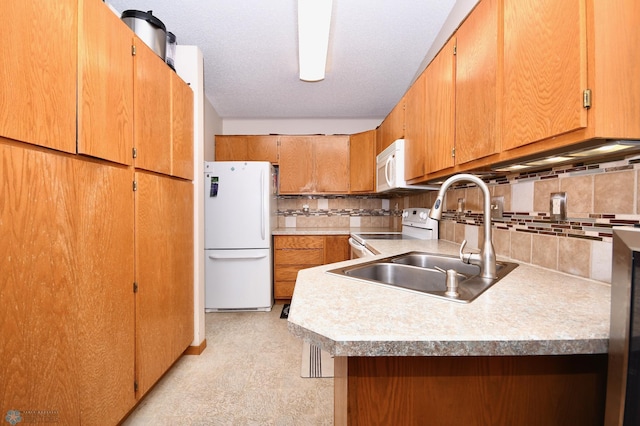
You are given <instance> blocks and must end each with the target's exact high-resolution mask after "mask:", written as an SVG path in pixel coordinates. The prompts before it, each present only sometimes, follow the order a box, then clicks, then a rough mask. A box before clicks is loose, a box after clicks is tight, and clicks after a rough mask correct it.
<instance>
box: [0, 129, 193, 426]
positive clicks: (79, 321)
mask: <svg viewBox="0 0 640 426" xmlns="http://www.w3.org/2000/svg"><path fill="white" fill-rule="evenodd" d="M134 178H136V179H137V184H138V190H137V191H136V192H135V193H134V191H133V187H132V183H133V181H134ZM134 194H135V195H134ZM0 224H1V225H0V241H2V244H0V271H1V273H0V306H2V309H0V378H2V379H1V380H0V413H3V415H4V414H6V413H7V412H8V411H9V410H18V411H21V412H22V413H23V414H22V419H23V420H22V421H23V422H25V423H56V424H64V425H112V424H118V423H119V422H120V421H121V420H122V419H123V418H124V417H125V416H126V415H127V413H128V412H129V411H130V410H131V409H132V408H133V407H134V406H135V404H136V402H137V400H139V398H140V397H141V396H142V395H144V393H145V392H146V391H147V390H148V389H149V388H150V387H151V386H152V385H153V384H154V383H155V382H156V381H157V380H158V378H159V377H160V376H162V374H164V373H165V372H166V371H167V369H168V368H169V367H170V366H171V365H172V364H173V363H174V362H175V361H176V360H177V359H178V358H179V357H180V355H181V354H182V353H183V351H184V350H185V349H186V348H187V347H188V346H189V344H190V343H191V341H192V340H193V185H192V183H191V182H190V181H184V180H180V179H175V178H171V177H167V176H160V175H156V174H153V173H140V172H139V173H135V171H134V169H133V168H132V167H129V166H122V165H115V164H114V163H108V162H105V161H102V160H95V159H90V158H87V157H81V156H77V155H70V154H65V153H61V152H55V151H52V150H48V149H43V148H40V147H36V146H34V145H29V144H25V143H18V142H13V141H9V140H6V139H2V138H0ZM134 282H135V283H137V285H138V292H137V293H135V292H134ZM136 382H138V392H137V393H136V391H135V383H136ZM31 411H37V412H38V414H33V413H30V412H31ZM43 412H47V414H46V416H47V417H46V418H44V417H42V413H43ZM45 420H46V421H45Z"/></svg>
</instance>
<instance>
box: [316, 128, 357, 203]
mask: <svg viewBox="0 0 640 426" xmlns="http://www.w3.org/2000/svg"><path fill="white" fill-rule="evenodd" d="M314 147H315V161H314V172H315V186H316V188H315V192H319V193H338V194H347V193H348V192H349V136H347V135H344V136H316V137H315V138H314Z"/></svg>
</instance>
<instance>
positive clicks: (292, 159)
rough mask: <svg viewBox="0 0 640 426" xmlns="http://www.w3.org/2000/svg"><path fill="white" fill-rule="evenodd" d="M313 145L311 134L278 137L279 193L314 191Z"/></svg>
mask: <svg viewBox="0 0 640 426" xmlns="http://www.w3.org/2000/svg"><path fill="white" fill-rule="evenodd" d="M313 146H314V137H313V136H282V137H281V138H280V174H279V180H280V194H304V193H309V192H314V191H315V182H314V180H313V178H314V172H313V164H314V160H313V153H314V148H313Z"/></svg>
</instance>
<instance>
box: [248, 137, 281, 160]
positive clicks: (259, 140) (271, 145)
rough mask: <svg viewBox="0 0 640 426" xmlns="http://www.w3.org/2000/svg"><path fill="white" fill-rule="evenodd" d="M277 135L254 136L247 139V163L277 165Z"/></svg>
mask: <svg viewBox="0 0 640 426" xmlns="http://www.w3.org/2000/svg"><path fill="white" fill-rule="evenodd" d="M279 139H280V137H279V136H277V135H256V136H249V137H248V138H247V158H248V161H268V162H270V163H271V164H277V163H278V140H279Z"/></svg>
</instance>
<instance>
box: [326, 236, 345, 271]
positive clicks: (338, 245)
mask: <svg viewBox="0 0 640 426" xmlns="http://www.w3.org/2000/svg"><path fill="white" fill-rule="evenodd" d="M350 258H351V247H350V246H349V236H348V235H326V236H325V237H324V263H325V264H327V263H335V262H342V261H343V260H349V259H350Z"/></svg>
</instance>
